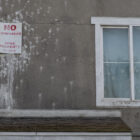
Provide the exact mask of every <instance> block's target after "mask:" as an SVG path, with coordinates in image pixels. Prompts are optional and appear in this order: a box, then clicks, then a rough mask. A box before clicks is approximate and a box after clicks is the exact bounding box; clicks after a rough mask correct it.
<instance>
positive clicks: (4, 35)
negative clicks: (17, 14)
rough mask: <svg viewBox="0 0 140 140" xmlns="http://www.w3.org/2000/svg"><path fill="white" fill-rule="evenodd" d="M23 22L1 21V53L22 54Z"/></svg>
mask: <svg viewBox="0 0 140 140" xmlns="http://www.w3.org/2000/svg"><path fill="white" fill-rule="evenodd" d="M21 46H22V24H21V23H0V53H10V54H20V53H21Z"/></svg>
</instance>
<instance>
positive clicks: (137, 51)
mask: <svg viewBox="0 0 140 140" xmlns="http://www.w3.org/2000/svg"><path fill="white" fill-rule="evenodd" d="M133 41H134V61H135V62H140V27H133Z"/></svg>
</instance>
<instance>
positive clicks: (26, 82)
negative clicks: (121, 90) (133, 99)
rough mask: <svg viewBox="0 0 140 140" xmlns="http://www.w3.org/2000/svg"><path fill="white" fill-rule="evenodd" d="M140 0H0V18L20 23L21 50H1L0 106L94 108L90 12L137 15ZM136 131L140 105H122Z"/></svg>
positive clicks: (124, 15) (94, 94)
mask: <svg viewBox="0 0 140 140" xmlns="http://www.w3.org/2000/svg"><path fill="white" fill-rule="evenodd" d="M139 6H140V0H123V1H122V0H108V1H106V0H0V21H1V22H22V23H23V47H22V54H21V55H9V54H1V55H0V108H1V109H93V108H96V106H95V104H96V102H95V97H96V89H95V55H94V54H95V50H94V26H93V25H91V24H90V18H91V16H112V17H139V16H140V8H139ZM122 112H123V119H124V121H125V122H126V123H127V124H128V125H129V126H130V127H131V128H132V129H133V131H134V134H135V135H137V136H138V135H139V133H140V121H139V120H140V109H135V108H133V109H122Z"/></svg>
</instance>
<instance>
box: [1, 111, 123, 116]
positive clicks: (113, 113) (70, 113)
mask: <svg viewBox="0 0 140 140" xmlns="http://www.w3.org/2000/svg"><path fill="white" fill-rule="evenodd" d="M0 116H1V117H121V112H120V111H119V110H0Z"/></svg>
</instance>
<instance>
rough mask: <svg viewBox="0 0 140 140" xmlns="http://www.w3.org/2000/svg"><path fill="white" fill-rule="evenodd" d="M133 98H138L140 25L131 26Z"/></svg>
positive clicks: (139, 93)
mask: <svg viewBox="0 0 140 140" xmlns="http://www.w3.org/2000/svg"><path fill="white" fill-rule="evenodd" d="M133 47H134V79H135V81H134V82H135V99H138V100H140V27H133Z"/></svg>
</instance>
